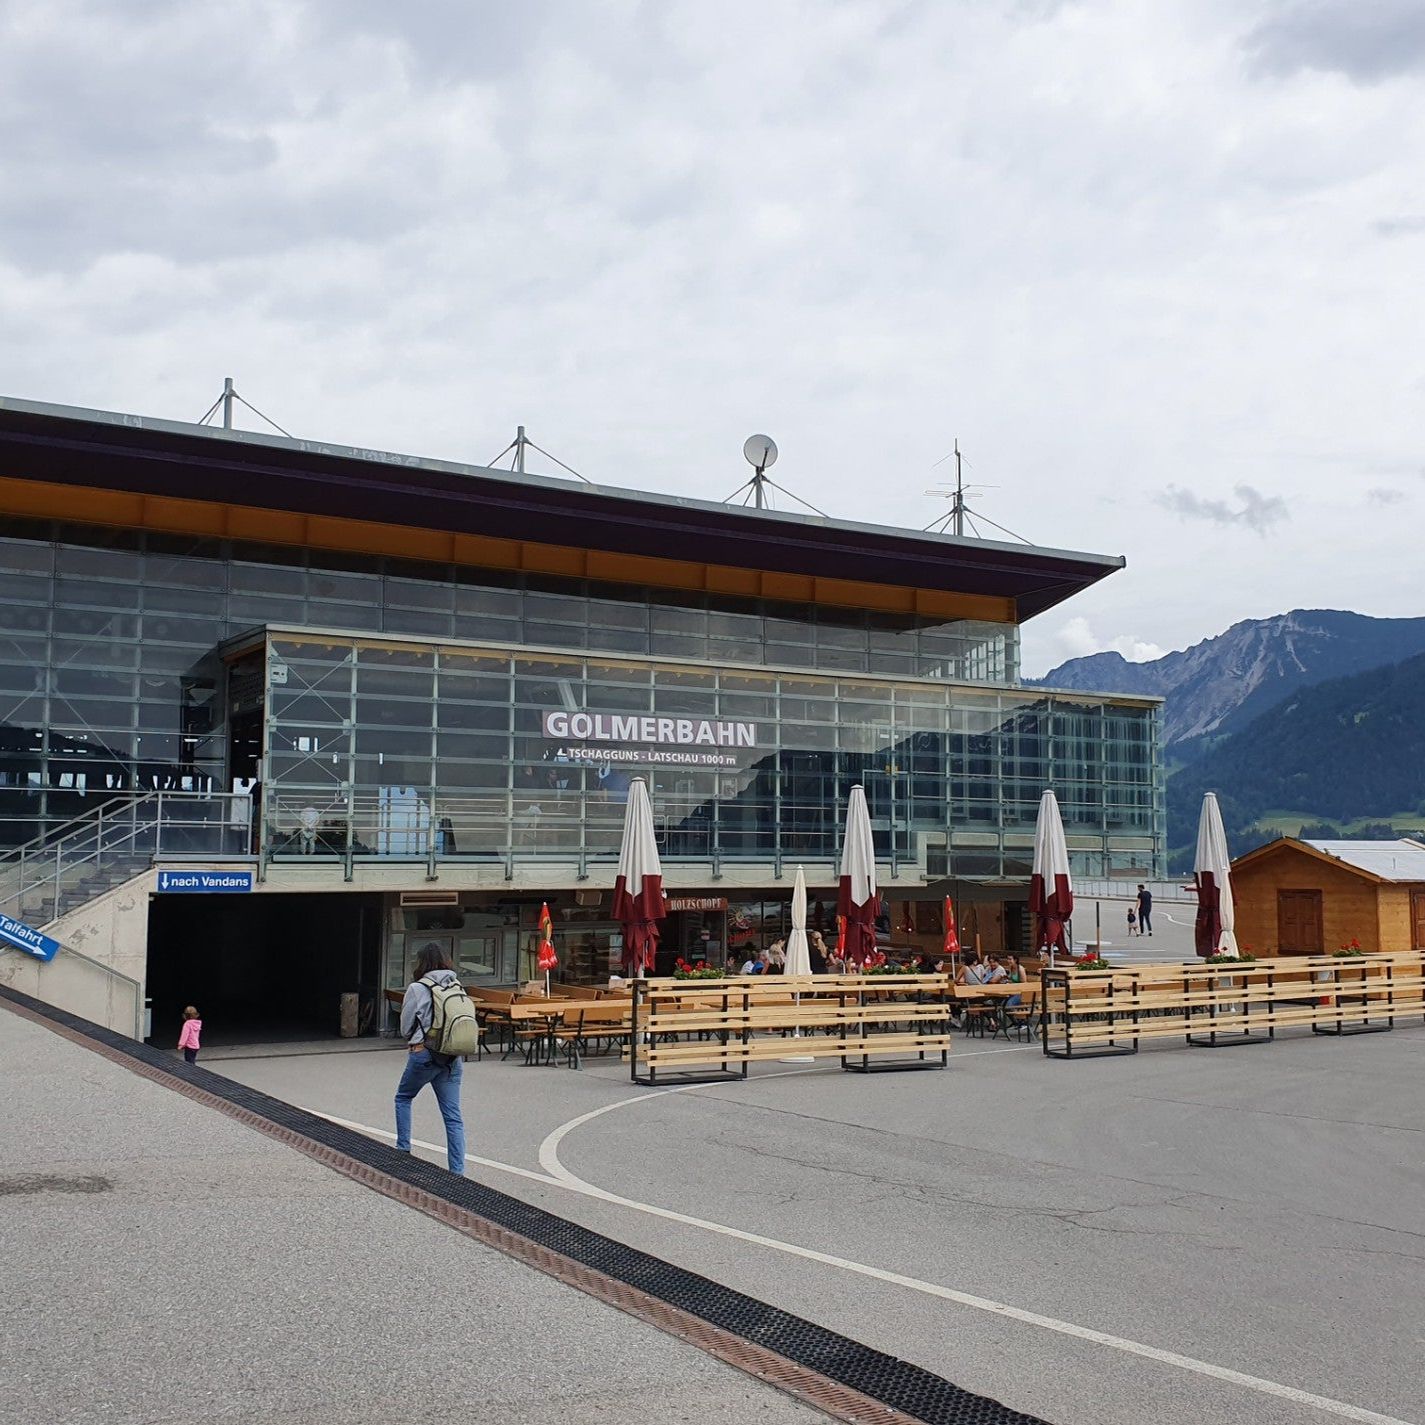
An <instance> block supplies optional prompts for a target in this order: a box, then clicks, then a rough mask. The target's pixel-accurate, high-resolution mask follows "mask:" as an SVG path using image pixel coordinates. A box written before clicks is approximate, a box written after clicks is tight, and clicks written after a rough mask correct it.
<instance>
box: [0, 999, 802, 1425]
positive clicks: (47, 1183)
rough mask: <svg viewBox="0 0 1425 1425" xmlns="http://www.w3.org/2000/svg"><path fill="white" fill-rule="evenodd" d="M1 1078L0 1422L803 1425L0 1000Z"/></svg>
mask: <svg viewBox="0 0 1425 1425" xmlns="http://www.w3.org/2000/svg"><path fill="white" fill-rule="evenodd" d="M287 1062H289V1063H291V1062H302V1061H300V1060H298V1061H292V1060H289V1061H287ZM319 1062H320V1063H321V1064H322V1065H323V1066H324V1067H329V1066H331V1065H332V1064H334V1063H338V1062H341V1063H350V1064H351V1065H352V1066H353V1067H355V1066H357V1065H358V1064H361V1063H369V1064H370V1065H371V1066H372V1067H374V1068H379V1069H380V1070H381V1071H383V1072H381V1073H377V1074H375V1075H373V1077H372V1079H371V1083H372V1085H373V1086H374V1085H376V1084H378V1083H380V1082H382V1081H383V1073H384V1071H385V1070H386V1069H388V1068H389V1067H391V1065H392V1063H393V1060H392V1056H390V1055H383V1054H348V1055H335V1056H326V1057H325V1058H324V1059H323V1060H321V1061H319ZM0 1080H3V1082H4V1084H5V1094H4V1096H3V1100H0V1281H3V1284H4V1286H3V1302H4V1325H3V1345H0V1422H11V1421H13V1422H16V1425H19V1422H27V1425H28V1422H33V1421H36V1420H43V1421H46V1422H65V1423H66V1425H67V1422H74V1425H89V1422H93V1421H108V1422H122V1423H123V1425H130V1422H132V1425H140V1422H142V1425H149V1423H150V1422H159V1421H163V1422H169V1421H184V1422H193V1421H221V1422H225V1425H228V1422H232V1425H246V1422H251V1425H259V1422H260V1425H310V1422H313V1421H321V1422H322V1425H377V1422H380V1425H390V1422H393V1421H416V1420H423V1419H431V1418H450V1419H458V1420H468V1421H472V1422H481V1421H496V1420H498V1421H500V1422H501V1425H506V1423H507V1422H508V1423H509V1425H534V1422H539V1423H540V1425H547V1422H549V1421H551V1420H568V1421H576V1422H581V1425H582V1422H584V1421H593V1422H609V1423H610V1425H612V1422H619V1425H630V1422H643V1421H649V1422H663V1421H679V1422H701V1421H707V1420H721V1419H737V1420H747V1421H750V1422H754V1423H755V1425H801V1422H811V1421H815V1420H822V1419H824V1418H825V1417H824V1416H822V1415H821V1414H820V1413H819V1412H817V1411H813V1410H811V1409H809V1408H807V1407H805V1406H803V1405H801V1404H799V1403H797V1402H796V1401H794V1400H792V1399H791V1398H790V1397H788V1396H786V1395H783V1394H781V1393H780V1392H778V1391H775V1390H773V1389H771V1388H770V1387H768V1386H764V1385H762V1384H760V1383H758V1382H757V1381H754V1380H753V1379H752V1378H751V1377H749V1376H747V1375H744V1374H743V1373H741V1372H740V1371H737V1370H735V1369H733V1368H732V1367H730V1366H726V1365H723V1364H722V1363H720V1362H718V1361H716V1360H714V1359H713V1358H712V1357H710V1356H708V1355H706V1354H704V1353H703V1352H701V1351H699V1350H697V1349H695V1348H693V1347H692V1346H689V1345H686V1344H684V1343H683V1342H680V1341H677V1340H674V1339H673V1338H672V1337H670V1336H668V1335H665V1334H664V1333H662V1332H660V1331H657V1330H655V1329H654V1328H652V1327H650V1326H646V1325H644V1324H643V1323H641V1322H639V1321H636V1320H634V1319H633V1318H632V1317H629V1316H626V1315H624V1314H623V1313H622V1312H619V1311H617V1310H615V1309H614V1308H613V1307H611V1306H606V1305H604V1304H603V1303H601V1302H598V1301H595V1300H594V1299H593V1298H591V1297H589V1296H586V1295H585V1294H584V1293H582V1292H580V1291H577V1290H575V1289H573V1288H572V1287H569V1286H565V1285H563V1284H561V1283H559V1282H556V1281H554V1280H553V1279H551V1278H549V1277H546V1276H544V1275H542V1274H541V1273H539V1272H536V1271H534V1270H533V1269H532V1268H530V1267H527V1266H524V1265H522V1264H520V1263H518V1262H515V1261H514V1260H512V1259H510V1258H508V1257H506V1256H504V1255H502V1254H501V1253H499V1252H496V1251H494V1250H492V1249H490V1248H487V1247H485V1246H483V1245H481V1244H479V1243H477V1242H473V1241H471V1240H469V1239H468V1238H466V1237H464V1236H461V1235H459V1234H458V1233H456V1232H454V1231H452V1230H451V1229H450V1228H448V1227H445V1226H443V1225H442V1224H440V1223H438V1222H436V1221H434V1220H433V1219H431V1218H429V1217H425V1216H423V1215H422V1214H420V1213H419V1212H417V1211H415V1210H414V1209H412V1208H409V1207H405V1206H402V1205H401V1204H399V1203H397V1202H395V1201H392V1200H391V1199H389V1198H386V1197H382V1196H379V1195H378V1194H377V1193H375V1192H372V1191H370V1190H368V1189H366V1188H364V1187H361V1186H359V1185H357V1184H356V1183H354V1182H353V1181H351V1180H350V1179H348V1178H345V1177H343V1176H341V1175H340V1174H338V1173H336V1172H334V1171H332V1170H331V1169H329V1168H326V1167H323V1166H321V1165H320V1164H318V1163H316V1162H314V1161H313V1160H312V1159H310V1158H307V1157H305V1156H304V1155H303V1154H301V1153H299V1152H297V1151H296V1150H295V1149H293V1148H289V1147H286V1146H284V1145H282V1144H280V1143H277V1142H275V1141H274V1140H273V1139H271V1138H269V1137H267V1136H265V1135H263V1134H261V1133H258V1132H256V1131H255V1130H253V1129H250V1128H247V1127H245V1126H243V1125H241V1124H239V1123H236V1122H234V1121H233V1120H232V1119H230V1118H228V1117H226V1116H225V1115H223V1114H222V1113H220V1112H218V1111H216V1110H214V1109H211V1108H208V1107H205V1106H203V1105H201V1104H198V1103H195V1102H194V1101H192V1100H191V1099H188V1098H185V1097H183V1096H181V1095H180V1094H177V1093H175V1092H173V1091H172V1090H170V1089H168V1088H165V1087H163V1086H161V1085H159V1084H156V1083H153V1082H150V1081H148V1080H146V1079H143V1078H140V1077H139V1076H137V1075H135V1074H133V1073H131V1072H130V1071H129V1070H127V1069H125V1068H123V1067H121V1066H120V1065H117V1064H114V1063H111V1062H109V1061H108V1060H106V1059H104V1058H101V1057H100V1056H99V1055H97V1054H95V1053H93V1052H91V1051H90V1050H88V1049H85V1048H83V1047H80V1046H78V1045H76V1044H73V1043H71V1042H69V1041H68V1040H66V1039H64V1038H62V1037H61V1036H59V1035H57V1034H55V1033H53V1032H51V1031H50V1030H48V1029H46V1028H43V1027H41V1026H38V1025H35V1024H33V1023H31V1022H28V1021H26V1020H24V1019H21V1018H20V1017H18V1016H17V1015H15V1014H13V1013H11V1012H10V1011H9V1010H8V1009H6V1008H4V1007H3V1006H0Z"/></svg>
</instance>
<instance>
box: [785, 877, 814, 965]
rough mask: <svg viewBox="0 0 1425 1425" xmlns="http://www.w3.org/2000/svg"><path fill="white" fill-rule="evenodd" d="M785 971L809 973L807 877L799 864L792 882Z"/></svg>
mask: <svg viewBox="0 0 1425 1425" xmlns="http://www.w3.org/2000/svg"><path fill="white" fill-rule="evenodd" d="M786 973H787V974H789V975H809V974H811V947H810V946H809V945H808V944H807V878H806V872H805V871H803V870H802V868H801V867H800V866H798V867H797V878H796V880H795V881H794V882H793V883H792V933H791V934H790V935H789V936H788V937H787V969H786Z"/></svg>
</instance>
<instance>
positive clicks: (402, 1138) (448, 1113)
mask: <svg viewBox="0 0 1425 1425" xmlns="http://www.w3.org/2000/svg"><path fill="white" fill-rule="evenodd" d="M459 983H460V982H459V980H457V978H456V975H455V971H454V969H453V968H452V967H451V964H450V959H449V957H448V956H447V955H446V953H445V951H444V950H442V949H441V948H440V946H439V945H437V944H435V943H434V942H432V943H431V944H429V945H427V946H425V947H424V949H422V950H421V952H420V954H419V955H417V956H416V977H415V979H414V980H412V981H411V983H410V984H409V985H407V986H406V997H405V999H403V1000H402V1001H401V1037H402V1038H403V1039H405V1041H406V1066H405V1071H404V1072H403V1073H402V1074H401V1082H400V1083H399V1084H398V1085H397V1087H396V1147H397V1148H398V1149H399V1150H400V1151H401V1152H402V1153H409V1152H410V1151H411V1100H412V1099H414V1098H415V1096H416V1095H417V1094H418V1093H420V1091H421V1090H422V1089H423V1088H425V1086H426V1085H427V1084H429V1085H430V1087H431V1091H432V1092H433V1093H434V1094H435V1101H436V1102H437V1103H438V1104H439V1105H440V1116H441V1117H442V1118H443V1119H444V1120H445V1151H446V1158H447V1160H448V1163H449V1167H450V1171H451V1172H452V1173H463V1172H464V1171H465V1120H464V1118H463V1117H461V1113H460V1080H461V1071H462V1065H461V1060H460V1056H459V1055H458V1054H438V1053H435V1052H434V1051H433V1050H431V1049H428V1048H427V1047H426V1036H427V1034H429V1033H430V1032H431V1024H432V1019H433V1016H434V1013H435V994H436V993H437V992H439V991H442V990H447V989H450V988H451V987H458V986H459ZM462 993H463V992H462Z"/></svg>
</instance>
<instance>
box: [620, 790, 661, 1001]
mask: <svg viewBox="0 0 1425 1425" xmlns="http://www.w3.org/2000/svg"><path fill="white" fill-rule="evenodd" d="M667 914H668V902H667V900H666V898H665V897H664V895H663V867H662V864H661V863H660V862H659V860H658V845H657V842H655V840H654V839H653V808H652V806H650V804H649V801H648V787H647V784H646V783H645V782H644V780H643V778H642V777H635V778H634V779H633V781H632V782H630V783H629V788H628V805H627V807H626V808H625V809H624V818H623V843H622V844H621V845H620V847H619V853H618V878H617V879H616V880H615V881H614V904H613V916H614V919H615V920H617V921H619V922H620V923H621V924H622V925H623V971H624V974H625V975H628V976H630V977H632V978H634V979H638V978H639V977H640V976H642V975H645V974H647V973H648V970H649V967H650V966H651V965H652V964H653V959H654V956H655V955H656V954H657V953H658V922H659V921H660V920H662V919H663V917H664V916H665V915H667Z"/></svg>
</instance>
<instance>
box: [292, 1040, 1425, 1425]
mask: <svg viewBox="0 0 1425 1425" xmlns="http://www.w3.org/2000/svg"><path fill="white" fill-rule="evenodd" d="M1030 1047H1033V1046H1030V1045H1023V1046H1014V1047H1012V1048H1011V1049H1008V1050H1005V1049H980V1050H974V1051H971V1052H972V1053H975V1054H1004V1053H1013V1052H1015V1051H1016V1049H1018V1048H1030ZM956 1057H957V1058H968V1057H970V1055H969V1054H960V1055H957V1056H956ZM810 1072H812V1070H808V1069H788V1070H784V1071H782V1072H779V1073H775V1074H764V1075H760V1076H759V1077H760V1078H782V1077H788V1076H791V1075H795V1074H805V1073H810ZM705 1087H707V1085H704V1084H681V1085H679V1086H678V1087H677V1088H668V1089H659V1090H654V1091H653V1092H652V1093H649V1094H646V1095H643V1096H641V1097H639V1098H627V1099H620V1100H619V1101H618V1102H617V1103H609V1104H605V1105H604V1106H603V1107H602V1108H595V1109H591V1110H590V1111H589V1112H588V1113H581V1114H579V1116H578V1117H577V1118H571V1119H570V1120H569V1121H568V1122H567V1123H562V1124H560V1125H559V1127H558V1128H556V1129H555V1130H554V1131H553V1132H552V1133H550V1134H549V1136H548V1137H546V1138H545V1140H544V1142H543V1143H541V1144H540V1146H539V1163H540V1166H541V1167H542V1168H544V1170H545V1171H544V1172H543V1173H536V1172H532V1171H531V1170H530V1169H528V1168H518V1167H515V1166H514V1165H513V1164H511V1163H501V1162H497V1161H496V1160H495V1159H493V1158H481V1157H477V1156H476V1155H475V1154H473V1153H467V1154H466V1161H467V1162H470V1163H474V1164H476V1165H477V1166H479V1167H483V1168H490V1169H492V1170H494V1171H495V1172H501V1173H511V1174H513V1175H514V1176H516V1177H521V1178H526V1179H529V1180H531V1181H533V1182H537V1183H541V1184H543V1185H544V1186H547V1187H558V1188H563V1189H565V1190H567V1191H569V1192H574V1193H578V1194H579V1195H580V1196H582V1197H590V1198H595V1199H597V1200H598V1201H600V1202H606V1203H610V1204H612V1205H614V1206H616V1207H623V1208H627V1209H628V1210H629V1211H630V1212H641V1213H644V1214H645V1215H647V1216H649V1217H658V1218H662V1219H663V1220H664V1221H667V1222H677V1223H680V1224H681V1225H683V1226H685V1227H696V1228H698V1229H699V1230H700V1231H703V1232H712V1233H715V1234H717V1235H718V1236H722V1237H732V1238H735V1239H736V1240H737V1241H739V1242H747V1243H750V1244H751V1245H753V1246H756V1247H765V1248H767V1249H768V1250H770V1251H774V1252H782V1253H784V1254H785V1255H787V1256H791V1257H800V1258H802V1259H803V1260H804V1261H809V1262H816V1263H818V1264H819V1265H821V1266H826V1267H835V1268H837V1269H838V1270H840V1271H845V1272H851V1273H853V1274H854V1275H857V1276H863V1277H869V1278H871V1279H872V1280H873V1281H880V1282H886V1283H888V1284H889V1285H891V1286H899V1287H904V1288H905V1289H906V1290H908V1291H914V1292H919V1293H921V1294H922V1295H924V1296H933V1297H937V1298H939V1299H940V1300H942V1301H949V1302H953V1303H954V1304H955V1305H957V1306H965V1307H969V1308H970V1309H971V1310H974V1311H983V1312H986V1313H988V1314H989V1315H991V1316H998V1317H1000V1318H1002V1319H1004V1320H1008V1321H1017V1322H1019V1323H1020V1324H1021V1325H1025V1326H1037V1327H1039V1328H1040V1329H1041V1330H1044V1331H1052V1332H1055V1333H1056V1334H1057V1335H1060V1336H1069V1337H1072V1338H1074V1339H1076V1340H1080V1341H1089V1342H1092V1343H1093V1344H1094V1345H1097V1346H1106V1347H1108V1348H1109V1349H1110V1350H1115V1351H1121V1352H1123V1353H1124V1354H1126V1355H1130V1356H1138V1357H1141V1358H1142V1359H1144V1360H1149V1361H1156V1362H1157V1363H1158V1364H1159V1365H1166V1366H1175V1367H1177V1368H1178V1369H1179V1370H1184V1371H1190V1372H1192V1373H1193V1374H1195V1375H1200V1376H1206V1377H1208V1378H1209V1379H1212V1380H1219V1381H1223V1382H1225V1383H1226V1384H1228V1385H1235V1386H1240V1387H1241V1388H1242V1389H1244V1390H1251V1391H1256V1392H1257V1393H1258V1394H1260V1395H1269V1396H1273V1397H1275V1398H1276V1399H1278V1400H1289V1401H1291V1402H1292V1403H1293V1404H1296V1405H1304V1406H1308V1407H1310V1408H1312V1409H1315V1410H1320V1411H1323V1412H1324V1413H1325V1414H1328V1415H1334V1416H1336V1417H1337V1418H1339V1419H1342V1420H1356V1421H1360V1422H1362V1425H1415V1422H1412V1421H1408V1420H1402V1419H1399V1418H1398V1417H1397V1416H1394V1415H1382V1414H1381V1413H1380V1412H1379V1411H1375V1410H1367V1409H1365V1408H1364V1407H1363V1406H1360V1405H1351V1404H1349V1403H1348V1402H1346V1401H1344V1400H1333V1399H1331V1397H1329V1396H1325V1395H1316V1394H1314V1393H1313V1392H1311V1391H1309V1390H1299V1389H1298V1388H1297V1387H1296V1386H1292V1385H1283V1384H1281V1383H1280V1382H1279V1381H1272V1380H1266V1379H1264V1378H1263V1377H1261V1376H1254V1375H1248V1374H1247V1373H1246V1372H1245V1371H1234V1370H1231V1369H1229V1368H1228V1367H1226V1366H1218V1365H1214V1364H1213V1363H1212V1362H1211V1361H1200V1360H1198V1359H1197V1358H1196V1357H1193V1356H1184V1355H1182V1354H1180V1353H1179V1352H1177V1351H1165V1350H1163V1349H1161V1348H1160V1347H1158V1346H1149V1345H1146V1344H1145V1343H1144V1342H1142V1341H1132V1340H1129V1339H1128V1338H1127V1337H1124V1336H1112V1335H1110V1334H1109V1333H1107V1332H1106V1331H1096V1330H1094V1329H1093V1328H1092V1327H1089V1326H1079V1325H1076V1324H1075V1323H1074V1322H1072V1321H1060V1320H1059V1319H1058V1318H1057V1317H1053V1316H1044V1315H1041V1314H1040V1313H1039V1312H1037V1311H1026V1310H1024V1309H1023V1308H1022V1307H1018V1306H1010V1305H1009V1304H1008V1303H1006V1302H1003V1301H994V1300H992V1299H990V1298H989V1297H984V1296H976V1295H974V1294H972V1293H970V1292H964V1291H956V1290H955V1289H954V1288H953V1287H947V1286H941V1285H940V1284H939V1283H938V1282H927V1281H920V1280H919V1279H917V1278H916V1277H908V1276H904V1275H902V1274H901V1273H900V1272H888V1271H885V1270H883V1269H882V1268H880V1267H872V1266H868V1265H867V1264H866V1263H864V1262H854V1261H851V1260H849V1259H848V1258H845V1257H838V1256H834V1255H833V1254H832V1253H829V1252H818V1251H816V1250H815V1249H814V1248H811V1247H802V1246H798V1245H797V1244H796V1243H795V1242H782V1241H779V1240H778V1239H777V1238H775V1237H764V1236H762V1235H761V1234H760V1233H757V1232H747V1231H745V1230H744V1229H743V1228H740V1227H729V1226H728V1225H727V1224H726V1223H722V1222H710V1221H708V1220H706V1219H705V1218H701V1217H692V1216H690V1215H689V1214H687V1213H685V1212H674V1211H673V1210H672V1209H670V1208H666V1207H658V1206H657V1205H656V1204H654V1203H650V1202H639V1201H637V1200H636V1199H634V1198H629V1197H622V1196H620V1195H619V1194H618V1193H612V1192H608V1191H607V1190H605V1189H604V1188H601V1187H597V1186H595V1185H594V1184H593V1183H590V1182H586V1181H585V1180H584V1179H583V1178H580V1177H576V1176H575V1175H574V1174H573V1173H571V1172H570V1171H569V1170H568V1168H566V1167H565V1166H564V1165H563V1164H562V1163H561V1162H560V1161H559V1145H560V1144H561V1143H562V1142H563V1141H564V1139H565V1138H566V1137H567V1136H568V1135H569V1134H570V1133H572V1132H573V1131H574V1129H576V1128H580V1127H582V1126H583V1125H584V1124H586V1123H590V1122H592V1121H593V1120H594V1119H596V1118H601V1117H603V1115H604V1114H606V1113H613V1112H614V1111H615V1110H617V1109H620V1108H631V1107H634V1106H636V1105H638V1104H643V1103H652V1102H655V1101H656V1100H658V1099H660V1098H666V1097H667V1096H668V1095H669V1094H677V1093H691V1092H692V1091H693V1090H694V1089H699V1088H705ZM307 1111H308V1112H309V1113H316V1115H317V1117H319V1118H325V1119H326V1120H327V1121H328V1122H330V1123H336V1124H339V1125H340V1126H341V1127H343V1128H351V1129H354V1130H355V1131H356V1132H358V1133H367V1134H372V1135H374V1136H376V1137H378V1138H389V1139H392V1140H393V1141H394V1139H395V1136H396V1135H395V1134H394V1133H391V1132H388V1131H387V1130H385V1129H381V1128H372V1127H370V1126H369V1125H367V1124H363V1123H353V1122H351V1121H350V1120H348V1119H343V1118H336V1117H333V1116H332V1115H331V1114H326V1113H320V1112H318V1111H317V1110H316V1109H308V1110H307ZM412 1143H413V1145H414V1146H415V1147H418V1148H425V1149H427V1150H429V1151H430V1152H433V1153H436V1154H437V1155H441V1154H444V1152H445V1149H444V1148H443V1147H440V1146H437V1145H436V1144H433V1143H422V1142H419V1141H417V1140H414V1139H413V1140H412Z"/></svg>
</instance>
